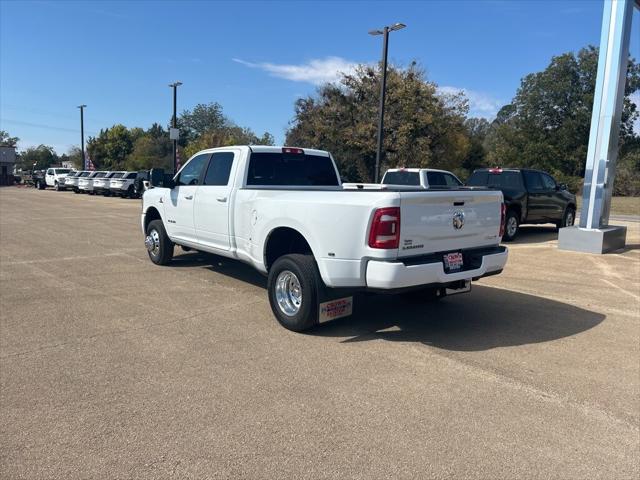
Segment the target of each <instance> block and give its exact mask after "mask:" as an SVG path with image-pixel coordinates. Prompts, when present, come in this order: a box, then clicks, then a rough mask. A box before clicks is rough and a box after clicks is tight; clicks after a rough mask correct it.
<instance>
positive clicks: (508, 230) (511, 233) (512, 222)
mask: <svg viewBox="0 0 640 480" xmlns="http://www.w3.org/2000/svg"><path fill="white" fill-rule="evenodd" d="M518 231H520V219H519V218H518V213H517V212H515V211H514V210H507V215H506V217H505V219H504V236H503V237H502V241H503V242H511V241H513V239H514V238H516V236H517V235H518Z"/></svg>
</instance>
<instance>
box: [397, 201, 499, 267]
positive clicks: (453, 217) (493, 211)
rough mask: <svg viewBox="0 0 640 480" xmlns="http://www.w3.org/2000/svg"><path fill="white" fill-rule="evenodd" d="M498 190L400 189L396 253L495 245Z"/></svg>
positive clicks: (425, 252)
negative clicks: (419, 190) (401, 190)
mask: <svg viewBox="0 0 640 480" xmlns="http://www.w3.org/2000/svg"><path fill="white" fill-rule="evenodd" d="M501 205H502V192H499V191H486V190H483V191H465V190H447V191H441V192H439V191H433V190H432V191H423V192H400V219H401V220H400V246H399V249H398V257H409V256H415V255H425V254H429V253H435V252H448V251H452V250H460V249H467V248H475V247H482V246H488V245H496V244H497V243H498V241H499V237H498V235H499V231H500V221H501V219H500V215H501V213H500V212H501Z"/></svg>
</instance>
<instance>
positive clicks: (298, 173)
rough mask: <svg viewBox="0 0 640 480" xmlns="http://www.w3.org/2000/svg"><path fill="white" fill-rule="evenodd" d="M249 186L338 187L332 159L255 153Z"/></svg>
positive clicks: (248, 175) (290, 154) (300, 154)
mask: <svg viewBox="0 0 640 480" xmlns="http://www.w3.org/2000/svg"><path fill="white" fill-rule="evenodd" d="M247 185H261V186H285V185H286V186H318V187H329V186H331V187H333V186H338V176H337V175H336V170H335V168H334V167H333V162H332V161H331V158H329V157H325V156H322V155H307V154H305V153H282V152H253V153H252V154H251V158H250V159H249V171H248V173H247Z"/></svg>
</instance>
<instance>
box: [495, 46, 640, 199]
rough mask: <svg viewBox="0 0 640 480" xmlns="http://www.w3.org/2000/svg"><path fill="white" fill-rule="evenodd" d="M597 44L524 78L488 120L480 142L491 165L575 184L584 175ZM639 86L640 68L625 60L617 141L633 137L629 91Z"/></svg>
mask: <svg viewBox="0 0 640 480" xmlns="http://www.w3.org/2000/svg"><path fill="white" fill-rule="evenodd" d="M597 64H598V49H597V48H595V47H592V46H590V47H587V48H583V49H581V50H580V51H579V52H578V53H577V54H574V53H571V52H570V53H565V54H562V55H558V56H556V57H553V58H552V59H551V62H550V64H549V66H548V67H547V68H546V69H545V70H543V71H542V72H538V73H532V74H529V75H527V76H526V77H524V78H523V79H522V81H521V84H520V88H519V89H518V91H517V92H516V95H515V97H514V98H513V100H512V102H511V103H510V104H509V105H505V106H504V107H503V108H502V109H501V110H500V112H499V113H498V115H497V117H496V120H495V121H494V122H493V125H492V128H491V131H490V133H489V134H488V136H487V139H486V141H485V146H486V148H487V162H488V163H489V164H490V165H504V166H518V167H534V168H540V169H543V170H547V171H549V172H551V173H553V174H555V175H556V176H557V177H558V178H560V179H561V180H562V181H565V182H567V183H569V184H570V185H573V189H574V190H575V189H576V187H577V186H578V185H579V182H580V179H581V177H583V176H584V167H585V160H586V157H587V147H588V141H589V129H590V124H591V111H592V107H593V98H594V91H595V79H596V72H597ZM638 88H640V67H639V66H638V65H637V64H636V63H635V61H633V59H631V60H630V62H629V67H628V71H627V82H626V87H625V100H624V108H623V112H622V122H621V128H620V141H621V145H622V146H624V144H625V143H627V142H630V141H632V140H633V139H634V133H633V122H634V121H635V120H636V119H637V118H638V111H637V108H636V106H635V105H634V104H633V103H632V102H631V101H630V98H629V96H630V95H631V94H632V93H633V92H634V91H636V90H638Z"/></svg>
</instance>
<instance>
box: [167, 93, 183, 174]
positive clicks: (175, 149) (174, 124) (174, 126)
mask: <svg viewBox="0 0 640 480" xmlns="http://www.w3.org/2000/svg"><path fill="white" fill-rule="evenodd" d="M180 85H182V82H174V83H170V84H169V86H170V87H171V88H173V119H172V122H171V126H172V131H171V132H169V138H171V139H172V140H173V173H174V174H175V173H177V172H178V161H177V158H178V112H177V110H178V87H179V86H180Z"/></svg>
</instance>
